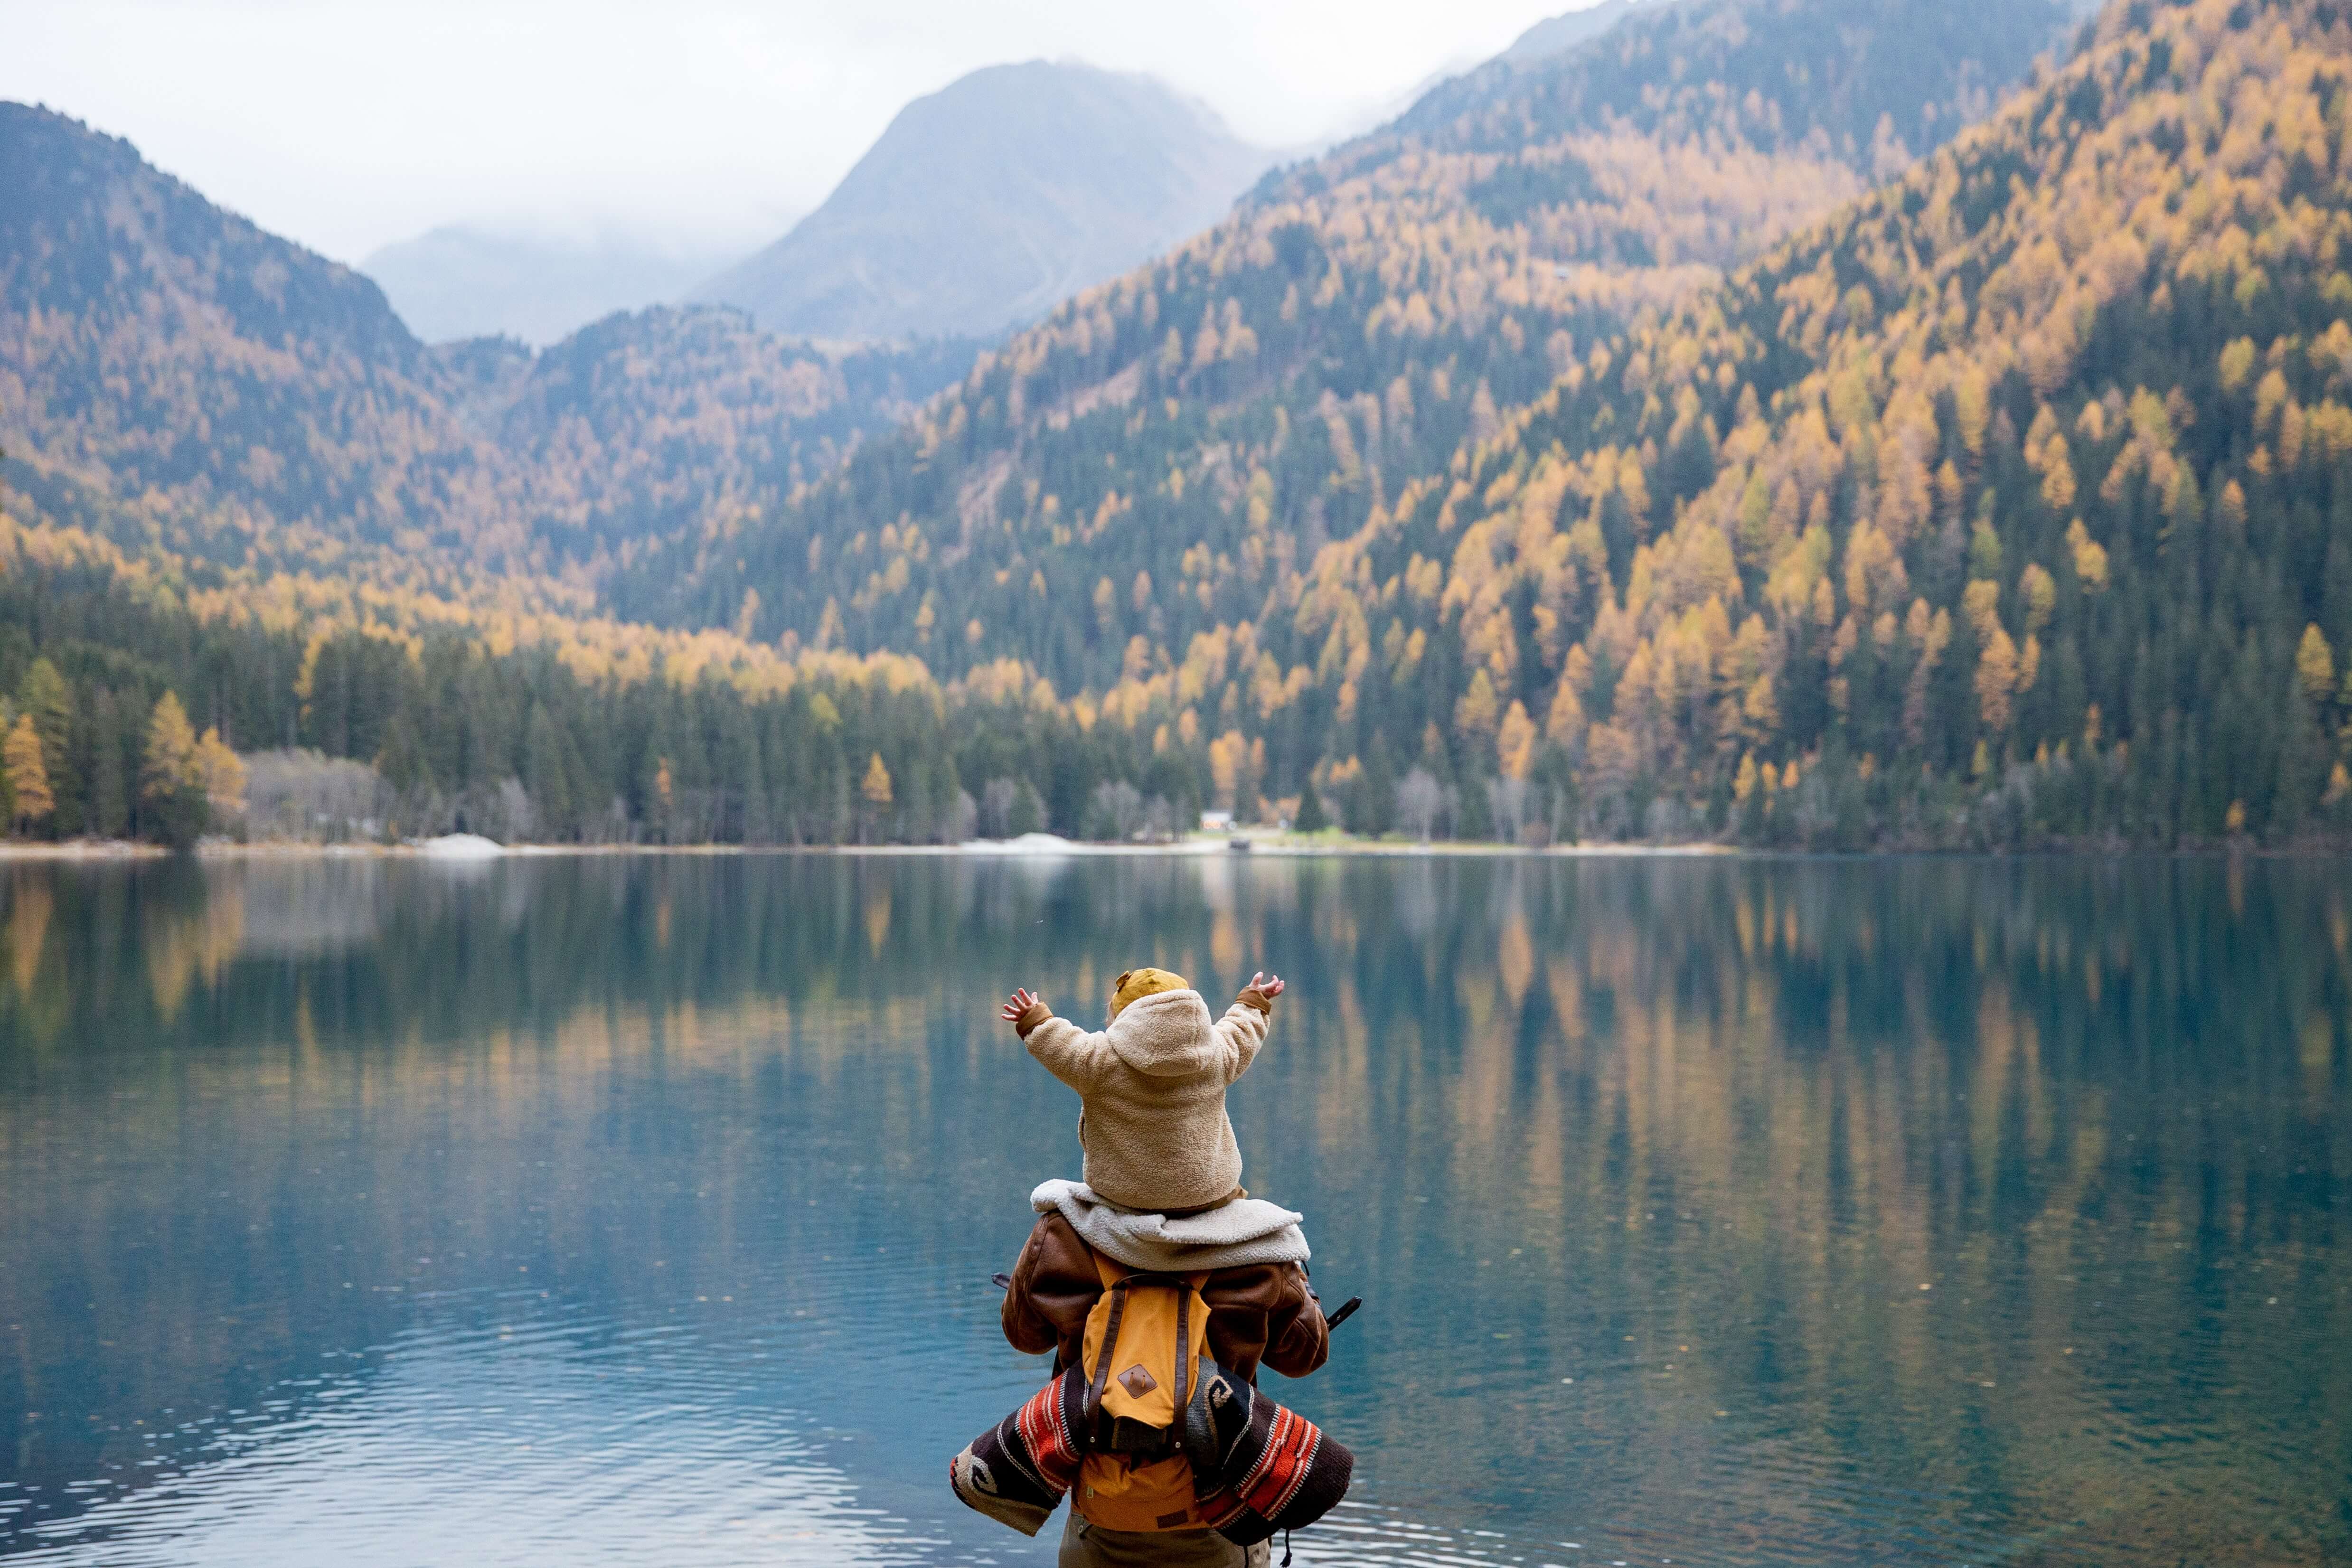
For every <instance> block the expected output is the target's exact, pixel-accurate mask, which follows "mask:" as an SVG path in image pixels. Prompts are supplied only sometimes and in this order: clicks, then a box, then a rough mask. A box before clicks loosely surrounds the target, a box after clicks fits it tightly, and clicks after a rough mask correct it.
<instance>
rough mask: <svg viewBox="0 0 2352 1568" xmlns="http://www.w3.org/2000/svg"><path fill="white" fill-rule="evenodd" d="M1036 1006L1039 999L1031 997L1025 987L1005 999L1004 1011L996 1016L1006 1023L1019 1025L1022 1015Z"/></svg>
mask: <svg viewBox="0 0 2352 1568" xmlns="http://www.w3.org/2000/svg"><path fill="white" fill-rule="evenodd" d="M1036 1005H1037V998H1035V997H1034V996H1032V995H1030V994H1029V989H1028V988H1027V987H1025V986H1024V987H1023V988H1021V989H1019V990H1017V991H1015V992H1013V995H1012V996H1010V997H1008V998H1005V1002H1004V1006H1003V1009H1002V1010H1000V1011H999V1012H998V1013H997V1015H996V1016H997V1017H999V1018H1001V1019H1003V1020H1004V1021H1005V1022H1006V1023H1019V1022H1020V1021H1021V1015H1022V1014H1023V1013H1025V1012H1027V1011H1028V1010H1029V1009H1031V1008H1034V1007H1035V1006H1036Z"/></svg>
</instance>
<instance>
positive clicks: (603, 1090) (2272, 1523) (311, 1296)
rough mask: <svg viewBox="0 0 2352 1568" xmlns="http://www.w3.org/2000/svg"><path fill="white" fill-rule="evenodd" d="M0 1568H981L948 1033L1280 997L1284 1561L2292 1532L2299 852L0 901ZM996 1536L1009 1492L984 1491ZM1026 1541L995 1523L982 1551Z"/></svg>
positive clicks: (2312, 1433) (759, 880)
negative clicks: (0, 1562) (1290, 1248)
mask: <svg viewBox="0 0 2352 1568" xmlns="http://www.w3.org/2000/svg"><path fill="white" fill-rule="evenodd" d="M0 894H5V904H4V905H0V1194H5V1200H4V1201H0V1556H7V1557H11V1558H21V1559H22V1560H23V1561H26V1562H28V1563H60V1564H64V1563H72V1564H99V1563H103V1564H109V1565H113V1564H124V1565H131V1564H221V1565H224V1568H227V1565H234V1568H275V1565H280V1564H283V1565H288V1568H292V1565H298V1564H299V1565H304V1568H308V1565H311V1564H323V1563H337V1564H344V1563H349V1564H445V1563H446V1564H458V1563H465V1564H475V1563H499V1564H505V1563H540V1564H574V1563H580V1564H606V1563H612V1564H622V1563H625V1564H629V1565H630V1568H668V1565H674V1564H697V1565H698V1564H713V1565H716V1564H729V1565H733V1564H744V1563H783V1564H797V1563H1043V1562H1050V1561H1051V1552H1050V1548H1049V1544H1041V1543H1033V1542H1026V1541H1024V1540H1022V1539H1021V1538H1019V1537H1018V1536H1015V1535H1014V1534H1013V1533H1012V1532H1011V1531H1006V1530H1004V1529H1003V1527H1001V1526H998V1525H995V1524H993V1523H991V1522H990V1521H986V1520H983V1519H982V1518H980V1517H979V1516H977V1515H973V1514H970V1513H967V1512H965V1511H963V1510H962V1509H961V1508H960V1507H958V1506H957V1505H956V1504H955V1502H954V1501H953V1500H952V1498H951V1497H950V1493H949V1491H948V1490H947V1486H946V1481H945V1471H946V1463H947V1459H948V1457H949V1456H950V1454H952V1453H953V1452H954V1451H955V1449H956V1448H959V1447H960V1446H961V1444H962V1443H963V1442H964V1441H965V1440H966V1439H968V1438H969V1437H971V1435H972V1434H973V1433H975V1432H976V1431H978V1430H979V1429H980V1428H981V1427H983V1426H984V1425H986V1424H988V1423H990V1422H992V1421H993V1420H995V1419H996V1418H997V1417H998V1416H1000V1415H1002V1414H1003V1412H1004V1411H1005V1410H1006V1409H1008V1408H1009V1407H1010V1406H1013V1404H1014V1403H1016V1402H1017V1401H1018V1400H1020V1399H1021V1398H1022V1397H1024V1396H1026V1395H1027V1394H1028V1393H1029V1392H1030V1391H1031V1390H1032V1389H1033V1388H1034V1386H1035V1385H1037V1384H1038V1383H1039V1382H1040V1381H1042V1379H1043V1376H1044V1374H1045V1368H1044V1365H1043V1364H1042V1363H1041V1362H1038V1361H1034V1360H1031V1359H1029V1358H1026V1357H1024V1356H1020V1355H1016V1354H1013V1352H1012V1351H1010V1350H1009V1349H1007V1348H1006V1347H1005V1345H1004V1343H1003V1339H1002V1337H1001V1335H1000V1334H999V1333H998V1330H997V1326H996V1307H997V1301H998V1295H997V1292H996V1291H995V1290H994V1289H992V1287H991V1285H990V1283H989V1274H990V1272H991V1270H997V1269H1004V1268H1009V1267H1010V1266H1011V1264H1012V1260H1013V1255H1014V1253H1015V1251H1016V1250H1017V1249H1018V1247H1019V1245H1020V1242H1021V1240H1022V1238H1023V1236H1024V1234H1025V1232H1026V1230H1027V1228H1028V1225H1029V1218H1030V1216H1029V1214H1028V1210H1027V1205H1026V1195H1027V1193H1028V1191H1029V1189H1030V1187H1031V1186H1032V1185H1034V1183H1035V1182H1037V1181H1038V1180H1040V1179H1042V1178H1044V1177H1046V1176H1056V1175H1068V1176H1075V1175H1076V1174H1077V1152H1076V1137H1075V1133H1074V1120H1075V1113H1076V1102H1075V1099H1074V1098H1073V1097H1072V1096H1071V1095H1070V1094H1069V1092H1067V1091H1066V1090H1064V1089H1063V1088H1061V1087H1060V1086H1059V1085H1058V1084H1056V1083H1055V1082H1053V1081H1052V1080H1051V1079H1049V1078H1048V1077H1047V1076H1046V1075H1045V1072H1044V1071H1042V1070H1041V1069H1039V1068H1037V1067H1036V1066H1035V1065H1034V1064H1033V1063H1032V1062H1030V1061H1029V1060H1028V1059H1027V1057H1026V1056H1025V1055H1024V1053H1023V1052H1022V1051H1021V1050H1020V1048H1019V1046H1018V1045H1017V1044H1016V1043H1015V1041H1014V1040H1013V1037H1012V1035H1011V1033H1010V1031H1009V1030H1005V1029H1004V1028H1003V1025H1001V1024H999V1023H997V1022H996V1021H995V1020H994V1018H993V1012H994V1009H995V1007H996V1004H997V1002H998V1000H999V998H1001V997H1002V996H1003V993H1004V992H1005V991H1006V990H1008V989H1010V988H1012V987H1013V986H1014V985H1016V984H1022V983H1027V984H1030V985H1032V986H1034V987H1035V988H1038V989H1040V990H1041V991H1042V992H1043V993H1044V994H1045V996H1046V997H1047V998H1049V999H1050V1000H1052V1001H1054V1002H1055V1004H1057V1005H1058V1006H1059V1007H1060V1008H1062V1009H1064V1010H1065V1011H1067V1012H1069V1013H1072V1014H1074V1015H1077V1016H1082V1017H1088V1018H1094V1017H1099V1016H1100V1013H1101V1009H1102V1008H1103V1005H1104V1002H1105V999H1106V993H1107V991H1108V982H1109V979H1110V977H1112V976H1113V975H1115V974H1117V973H1118V971H1119V970H1121V969H1123V968H1127V967H1130V966H1133V965H1136V964H1139V963H1144V962H1150V963H1155V964H1159V965H1161V966H1164V967H1171V968H1175V969H1178V970H1180V971H1181V972H1183V973H1185V974H1187V975H1189V976H1192V977H1193V978H1194V980H1195V981H1196V983H1198V984H1199V985H1200V986H1201V987H1202V989H1203V990H1204V991H1208V992H1210V993H1211V994H1212V995H1213V996H1214V995H1217V994H1220V993H1229V992H1230V990H1231V989H1232V988H1234V987H1235V986H1237V985H1238V984H1239V983H1241V982H1242V981H1244V980H1245V979H1247V977H1248V976H1249V973H1250V971H1251V970H1252V969H1253V968H1255V967H1265V968H1269V969H1274V970H1278V971H1280V972H1281V973H1282V974H1283V975H1284V976H1285V977H1286V978H1287V979H1288V980H1289V982H1290V987H1291V989H1290V993H1289V995H1288V996H1286V998H1284V999H1283V1001H1282V1003H1281V1004H1280V1006H1279V1008H1278V1009H1277V1014H1276V1021H1275V1028H1274V1032H1273V1037H1272V1040H1271V1043H1270V1044H1269V1046H1268V1047H1267V1049H1266V1051H1265V1054H1264V1055H1263V1056H1262V1057H1260V1058H1259V1061H1258V1064H1257V1065H1256V1067H1255V1069H1254V1070H1253V1071H1251V1072H1250V1073H1249V1075H1248V1076H1247V1077H1246V1078H1244V1080H1243V1081H1242V1082H1240V1083H1239V1084H1238V1085H1236V1086H1235V1088H1234V1092H1233V1096H1232V1111H1233V1117H1234V1123H1235V1124H1236V1126H1237V1127H1238V1129H1239V1131H1240V1135H1241V1143H1242V1147H1243V1151H1244V1156H1245V1157H1246V1159H1247V1162H1248V1175H1247V1180H1248V1183H1249V1186H1251V1187H1252V1189H1253V1190H1254V1191H1256V1192H1258V1193H1260V1194H1262V1195H1265V1196H1269V1197H1276V1198H1279V1199H1281V1200H1283V1201H1285V1202H1286V1203H1287V1204H1289V1205H1290V1206H1291V1207H1296V1208H1298V1209H1301V1210H1303V1211H1304V1212H1305V1213H1306V1215H1307V1233H1308V1236H1309V1238H1310V1239H1311V1241H1312V1242H1313V1244H1314V1247H1315V1249H1316V1257H1315V1265H1314V1267H1315V1275H1316V1279H1317V1281H1318V1284H1319V1285H1320V1287H1321V1288H1322V1291H1323V1293H1324V1294H1325V1296H1326V1297H1327V1298H1328V1299H1330V1300H1335V1301H1336V1300H1338V1299H1339V1298H1340V1297H1344V1296H1347V1295H1349V1294H1356V1293H1360V1294H1361V1295H1363V1296H1364V1297H1365V1298H1366V1300H1367V1302H1368V1304H1367V1306H1366V1308H1365V1310H1364V1312H1362V1314H1361V1315H1360V1316H1359V1317H1358V1318H1357V1319H1356V1320H1355V1321H1353V1322H1350V1323H1349V1324H1348V1325H1347V1326H1346V1327H1345V1328H1344V1329H1342V1330H1341V1331H1340V1332H1339V1335H1338V1338H1337V1339H1336V1341H1335V1343H1334V1349H1333V1354H1332V1358H1331V1363H1330V1365H1329V1366H1328V1368H1327V1369H1326V1370H1325V1371H1324V1372H1322V1373H1320V1374H1318V1375H1317V1376H1316V1377H1314V1378H1312V1379H1310V1380H1308V1381H1307V1382H1304V1383H1300V1384H1296V1385H1281V1384H1280V1380H1279V1379H1275V1380H1272V1381H1274V1382H1275V1383H1276V1385H1277V1386H1279V1387H1280V1388H1281V1391H1282V1393H1283V1396H1284V1397H1286V1399H1287V1400H1288V1401H1289V1402H1291V1403H1294V1404H1296V1405H1297V1406H1299V1407H1300V1408H1301V1409H1303V1410H1305V1411H1306V1412H1307V1413H1308V1414H1310V1415H1312V1416H1315V1417H1316V1418H1318V1420H1320V1421H1321V1422H1322V1423H1323V1424H1324V1425H1325V1426H1327V1427H1328V1428H1329V1429H1330V1430H1331V1431H1332V1432H1334V1433H1335V1434H1336V1435H1338V1436H1339V1437H1341V1438H1343V1439H1344V1440H1346V1441H1347V1442H1349V1443H1350V1444H1351V1445H1353V1446H1354V1447H1355V1448H1356V1450H1357V1453H1358V1455H1359V1456H1360V1458H1359V1463H1358V1470H1357V1475H1358V1483H1357V1487H1356V1490H1355V1492H1354V1494H1353V1495H1352V1497H1351V1499H1350V1500H1349V1503H1348V1505H1347V1506H1346V1507H1344V1508H1343V1509H1342V1510H1341V1511H1339V1513H1337V1514H1335V1515H1334V1516H1333V1518H1332V1519H1331V1520H1330V1521H1328V1522H1327V1523H1326V1524H1325V1525H1322V1526H1318V1528H1317V1529H1315V1530H1313V1531H1308V1532H1307V1533H1306V1534H1303V1535H1301V1536H1299V1537H1298V1538H1297V1554H1298V1557H1299V1560H1300V1561H1301V1562H1304V1563H1530V1564H1532V1563H1563V1564H1566V1563H1579V1564H1602V1565H1608V1564H1615V1563H1627V1564H1635V1563H1648V1564H1655V1563H1668V1562H1671V1563H1691V1564H1704V1563H1726V1564H1729V1563H1759V1564H1760V1563H1840V1564H1843V1563H1854V1564H1862V1563H1872V1564H1878V1563H1954V1564H1958V1563H1967V1564H1995V1563H2017V1564H2024V1563H2049V1564H2057V1563H2069V1564H2074V1563H2087V1564H2142V1563H2145V1564H2149V1565H2156V1564H2162V1565H2165V1568H2171V1565H2173V1564H2176V1563H2200V1564H2201V1563H2298V1564H2299V1563H2343V1562H2346V1561H2352V1479H2347V1478H2352V1233H2347V1221H2352V868H2347V867H2346V866H2345V865H2343V864H2342V863H2296V862H2253V863H2248V864H2244V865H2232V864H2229V863H2226V862H2208V861H2186V862H2183V861H2147V862H2122V863H2115V862H2074V861H2056V862H2032V861H2027V862H1954V861H1899V862H1758V861H1725V860H1638V859H1624V860H1599V861H1583V862H1570V861H1514V860H1494V861H1486V860H1475V859H1450V858H1449V859H1443V860H1436V861H1429V860H1397V861H1377V862H1375V861H1364V860H1354V861H1338V860H1333V861H1290V860H1283V861H1276V860H1268V859H1264V858H1259V859H1255V860H1247V859H1241V858H1238V857H1237V858H1234V859H1226V858H1223V857H1220V858H1218V859H1215V860H1212V861H1202V860H1129V859H1118V860H1109V859H1093V860H1072V861H1062V862H1046V861H988V860H977V859H960V860H948V859H915V858H907V859H886V858H873V859H845V858H842V859H836V858H816V857H809V858H796V857H775V858H732V859H696V858H675V859H635V860H621V859H583V860H569V859H533V860H526V861H509V862H499V863H495V864H491V865H487V866H470V867H449V866H440V865H433V864H421V863H387V862H324V861H320V862H288V863H252V864H215V865H210V866H201V867H200V866H195V865H159V866H146V867H141V868H137V869H129V868H119V867H118V868H108V869H86V868H71V867H68V868H57V867H42V866H30V867H17V868H10V869H8V870H6V871H5V872H0ZM1055 1529H1056V1530H1058V1525H1057V1526H1056V1527H1055ZM1048 1541H1049V1542H1050V1537H1049V1538H1048Z"/></svg>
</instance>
